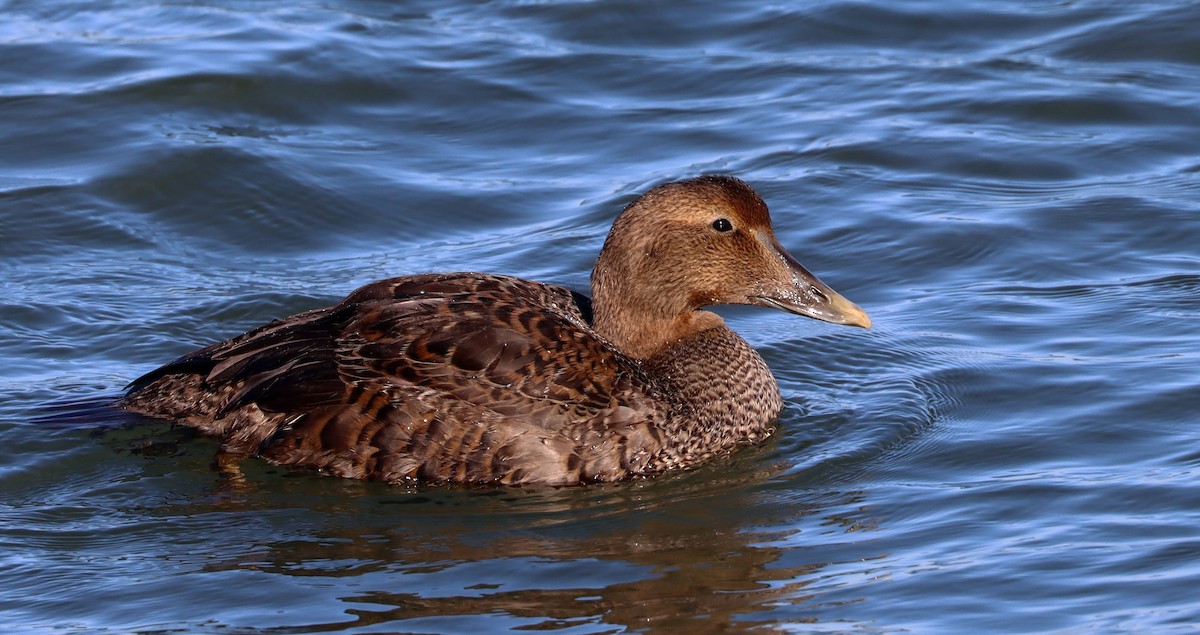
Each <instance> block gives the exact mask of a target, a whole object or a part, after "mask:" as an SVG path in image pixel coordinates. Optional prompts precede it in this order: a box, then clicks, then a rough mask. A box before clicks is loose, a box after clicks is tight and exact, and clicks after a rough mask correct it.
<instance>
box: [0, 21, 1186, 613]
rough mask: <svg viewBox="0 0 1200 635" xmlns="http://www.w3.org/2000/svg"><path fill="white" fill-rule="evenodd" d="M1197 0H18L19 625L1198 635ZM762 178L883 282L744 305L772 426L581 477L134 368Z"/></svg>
mask: <svg viewBox="0 0 1200 635" xmlns="http://www.w3.org/2000/svg"><path fill="white" fill-rule="evenodd" d="M1198 24H1200V5H1197V4H1196V3H1194V2H1168V1H1147V2H1099V1H1081V2H1057V1H1056V2H1050V1H1045V2H1038V1H1034V2H1004V1H986V2H985V1H982V0H975V1H968V2H956V3H944V2H916V1H913V2H900V3H897V2H884V1H883V0H862V1H858V2H848V1H842V0H829V1H825V2H809V3H791V4H789V3H782V4H778V5H774V6H770V5H767V4H765V3H758V2H742V3H730V2H712V1H701V0H697V1H694V2H688V3H646V2H620V1H617V2H570V1H560V2H556V1H551V2H544V3H532V2H493V3H458V4H457V5H455V3H442V2H414V3H403V4H392V3H383V2H366V1H363V2H349V1H347V2H337V1H327V2H319V3H318V2H287V3H284V2H237V1H232V0H228V1H226V0H214V1H211V2H206V3H153V2H138V1H129V2H66V1H60V0H39V1H36V2H34V1H29V2H21V1H10V2H0V630H3V631H6V632H29V633H49V632H54V633H71V634H73V633H127V632H142V633H173V632H187V633H267V632H269V633H304V632H347V633H457V632H463V633H480V632H504V631H510V630H516V631H523V630H541V631H551V632H559V633H568V634H572V635H575V634H581V633H623V632H624V633H628V632H637V633H687V634H689V635H692V634H695V633H717V632H727V633H731V632H742V631H751V630H753V631H756V632H762V633H797V632H806V633H807V632H856V633H948V634H950V633H966V632H1040V633H1095V632H1192V631H1193V630H1194V629H1195V628H1196V627H1197V624H1200V593H1198V592H1197V591H1196V589H1200V487H1198V484H1200V483H1198V480H1200V415H1198V414H1197V413H1198V411H1200V408H1198V405H1200V153H1198V151H1197V150H1198V148H1200V29H1197V28H1196V26H1197V25H1198ZM710 172H719V173H726V174H733V175H736V176H739V177H741V178H743V179H745V180H747V181H749V182H750V183H752V184H753V185H754V186H755V187H756V188H757V189H758V190H759V191H760V192H761V193H762V195H763V196H764V198H765V199H766V200H767V202H768V204H769V205H770V206H771V208H772V210H773V216H774V219H775V226H776V230H777V233H778V235H779V237H780V240H781V242H782V243H783V244H784V245H786V246H787V247H788V248H789V250H790V251H791V252H792V253H793V254H794V255H796V256H797V258H798V259H799V260H800V261H801V262H803V263H804V264H805V265H806V266H808V267H809V268H810V269H812V270H813V271H815V272H816V273H818V275H820V276H821V277H822V279H824V280H825V281H826V282H828V283H829V284H830V285H831V286H833V287H834V288H835V289H837V290H838V291H840V292H841V293H843V294H844V295H846V296H847V297H848V298H850V299H852V300H854V301H855V302H857V303H859V304H861V305H862V306H863V307H864V308H866V309H867V310H868V311H869V312H870V313H871V316H872V318H873V319H874V321H875V325H876V326H875V328H874V329H872V330H870V331H861V330H858V329H846V328H839V327H836V326H831V325H826V324H820V323H817V322H813V321H811V320H804V319H801V318H798V317H796V316H790V315H785V314H782V313H778V312H772V311H766V310H758V309H743V308H738V309H728V310H722V311H723V313H724V314H725V315H726V317H727V320H728V322H729V323H730V324H731V325H732V326H733V327H734V328H735V329H736V330H738V331H739V332H740V333H742V334H743V335H744V336H745V337H746V338H747V339H748V340H749V341H750V342H751V343H752V344H754V345H755V346H756V347H757V348H759V350H760V351H761V352H762V354H763V356H764V357H765V358H766V360H767V362H768V363H769V364H770V365H771V367H772V369H773V370H774V372H775V374H776V376H777V377H778V378H779V381H780V385H781V389H782V391H783V394H784V397H785V400H786V402H787V406H786V409H785V411H784V413H783V415H782V417H781V420H780V427H779V432H778V433H777V435H776V436H775V437H774V438H773V439H772V440H771V441H770V442H769V443H767V444H766V445H764V446H762V447H759V448H753V449H750V450H747V451H744V452H742V453H740V454H738V455H736V456H734V457H733V458H731V459H730V460H727V461H723V462H720V463H718V464H716V465H713V466H710V467H707V468H705V469H701V470H698V471H695V472H691V473H686V474H681V475H675V476H668V477H666V478H661V479H657V480H653V481H643V482H635V483H626V484H620V485H612V486H596V487H584V488H575V489H566V490H544V489H509V490H463V489H453V488H422V487H413V488H410V489H404V488H394V487H388V486H385V485H381V484H378V483H360V482H351V481H343V480H337V479H332V478H323V477H321V476H318V475H315V474H311V473H305V472H296V471H290V470H287V469H284V468H278V467H274V466H271V465H269V464H266V463H263V462H261V461H250V462H248V463H247V464H246V465H245V469H246V477H247V479H246V483H244V484H231V483H229V482H227V481H224V480H222V479H221V478H220V477H219V476H218V474H217V472H216V471H215V470H214V468H213V467H212V458H213V453H214V451H215V449H216V445H215V443H214V442H213V441H211V440H208V439H203V438H195V437H194V436H193V435H190V434H189V433H188V432H187V431H185V430H180V429H173V428H172V427H171V426H170V425H167V424H163V423H157V422H152V421H148V420H144V419H131V418H129V417H122V416H120V415H118V414H117V413H114V412H113V411H111V410H108V409H106V408H104V407H103V403H104V402H105V401H106V400H110V399H112V398H113V397H114V396H115V395H118V394H119V393H120V390H121V388H122V387H123V386H124V385H125V384H126V383H127V382H128V381H129V380H131V379H132V378H134V377H136V376H138V375H139V374H141V373H143V372H146V371H148V370H150V369H152V368H154V367H155V366H157V365H158V364H161V363H163V362H165V361H167V360H170V359H172V358H174V357H175V356H177V355H179V354H182V353H184V352H187V351H189V350H191V349H193V348H195V347H198V346H200V345H204V344H207V343H210V342H213V341H216V340H219V339H224V338H226V337H229V336H232V335H234V334H237V333H239V332H241V331H243V330H245V329H248V328H251V327H253V326H255V325H257V324H260V323H263V322H266V321H268V320H271V319H273V318H277V317H281V316H284V315H288V314H291V313H294V312H298V311H301V310H305V309H309V308H313V307H317V306H322V305H325V304H329V303H333V302H336V301H337V300H338V299H339V298H340V297H342V296H344V295H345V294H346V293H347V292H348V291H350V290H351V289H353V288H354V287H355V286H357V285H359V284H362V283H365V282H368V281H371V280H374V279H378V278H383V277H388V276H393V275H400V274H405V273H416V272H426V271H453V270H481V271H490V272H496V273H508V274H516V275H521V276H523V277H527V278H532V279H537V280H543V281H549V282H554V283H559V284H565V285H569V286H572V287H575V288H577V289H581V290H586V288H587V280H588V274H589V271H590V268H591V265H592V262H593V259H594V258H595V254H596V253H597V252H598V250H599V247H600V244H601V242H602V241H603V237H604V235H605V232H606V231H607V229H608V226H609V224H610V223H611V221H612V219H613V217H614V216H615V215H616V213H617V212H618V211H619V210H620V208H621V207H622V206H623V205H624V204H625V203H627V202H628V201H629V200H631V198H632V197H633V196H635V195H636V194H637V193H639V192H641V191H644V190H645V189H646V188H648V187H649V186H651V185H653V184H656V183H660V182H663V181H666V180H671V179H676V178H681V177H686V176H692V175H695V174H699V173H710Z"/></svg>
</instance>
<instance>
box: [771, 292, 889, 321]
mask: <svg viewBox="0 0 1200 635" xmlns="http://www.w3.org/2000/svg"><path fill="white" fill-rule="evenodd" d="M821 286H822V287H823V289H820V290H817V289H816V286H815V285H813V288H812V290H810V291H808V292H806V293H804V294H803V295H804V296H807V297H806V298H805V299H804V300H803V301H800V302H797V301H795V300H792V299H785V298H771V297H763V296H759V297H756V298H754V300H755V304H757V305H759V306H765V307H769V308H772V309H779V310H780V311H787V312H788V313H795V314H796V315H804V316H807V317H810V318H815V319H818V320H821V321H822V322H832V323H833V324H846V325H849V326H861V327H863V328H865V329H869V328H871V316H869V315H867V312H866V311H864V310H862V307H860V306H858V305H857V304H855V303H853V302H851V301H849V300H847V299H846V298H843V297H842V296H840V295H838V294H837V293H835V292H834V291H833V290H832V289H830V288H829V287H826V286H824V285H821ZM818 291H819V295H818Z"/></svg>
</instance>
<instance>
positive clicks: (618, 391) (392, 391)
mask: <svg viewBox="0 0 1200 635" xmlns="http://www.w3.org/2000/svg"><path fill="white" fill-rule="evenodd" d="M592 292H593V300H592V301H591V302H589V301H588V300H587V298H585V297H583V296H580V295H578V294H575V293H573V292H571V291H569V290H567V289H564V288H561V287H556V286H551V285H545V284H540V283H536V282H529V281H526V280H521V279H518V278H512V277H508V276H497V275H487V274H479V273H457V274H443V275H418V276H407V277H402V278H393V279H390V280H382V281H379V282H375V283H372V284H369V285H367V286H365V287H362V288H360V289H358V290H356V291H354V292H353V293H351V294H350V296H349V297H347V298H346V299H345V300H343V301H342V302H341V303H340V304H338V305H337V306H334V307H329V308H324V309H317V310H314V311H309V312H306V313H301V314H299V315H295V316H292V317H288V318H285V319H282V320H278V321H276V322H273V323H271V324H268V325H266V326H263V327H260V328H258V329H255V330H253V331H250V332H248V333H245V334H243V335H240V336H238V337H235V338H233V339H231V340H228V341H226V342H221V343H218V344H214V345H212V346H209V347H207V348H204V349H201V350H199V351H196V352H194V353H191V354H189V355H185V356H184V357H182V358H180V359H178V360H176V361H174V362H172V363H170V364H167V365H166V366H163V367H162V368H159V369H157V370H155V371H152V372H150V373H149V374H147V375H145V376H143V377H141V378H139V379H137V380H136V381H134V382H133V384H131V387H130V390H129V392H128V394H127V395H126V396H125V398H124V399H123V400H121V401H120V402H119V404H118V405H119V406H120V407H122V408H125V409H127V410H130V411H133V412H138V413H142V414H146V415H149V416H154V417H161V418H166V419H173V420H176V421H179V422H180V423H182V424H184V425H187V426H191V427H194V428H197V429H199V430H201V431H203V432H205V433H208V434H211V435H214V436H218V437H220V438H221V441H222V451H223V452H224V453H226V455H232V456H235V457H238V456H253V455H258V456H262V457H264V458H266V459H268V460H270V461H273V462H276V463H280V464H287V465H298V466H305V467H311V468H317V469H320V470H322V471H324V472H326V473H329V474H334V475H337V476H344V477H349V478H361V479H379V480H383V481H387V482H393V483H397V482H405V481H412V480H420V481H431V482H453V483H476V484H489V483H497V484H499V483H503V484H530V483H540V484H550V485H573V484H578V483H586V482H596V481H614V480H619V479H624V478H630V477H635V476H644V475H652V474H657V473H661V472H664V471H667V470H672V469H686V468H690V467H693V466H696V465H699V464H701V463H703V462H705V461H707V460H710V459H712V458H713V457H716V456H720V455H723V454H726V453H728V452H730V451H732V450H733V449H735V448H737V447H738V446H742V445H747V444H753V443H758V442H760V441H762V440H763V439H765V438H766V437H767V436H768V435H770V434H771V432H772V430H773V428H772V422H773V421H774V419H775V417H776V416H777V415H778V413H779V410H780V408H781V406H782V402H781V399H780V396H779V389H778V387H777V385H776V383H775V379H774V378H773V377H772V376H771V373H770V371H769V370H768V369H767V366H766V364H765V363H764V362H763V360H762V358H761V357H759V355H758V354H757V353H755V352H754V350H753V349H752V348H750V346H749V345H748V344H747V343H746V342H745V341H744V340H743V339H742V338H740V337H738V335H737V334H736V333H734V332H733V331H731V330H729V329H728V328H727V327H726V326H725V324H724V322H723V321H722V320H721V318H720V317H718V316H717V315H716V314H714V313H711V312H708V311H703V310H701V309H702V307H704V306H708V305H713V304H758V305H762V306H769V307H772V308H778V309H783V310H785V311H790V312H793V313H799V314H803V315H808V316H810V317H815V318H818V319H822V320H826V321H830V322H838V323H844V324H854V325H858V326H869V325H870V320H869V319H868V318H867V317H866V314H865V313H863V311H862V310H861V309H859V308H858V307H857V306H855V305H854V304H852V303H850V302H849V301H847V300H845V299H844V298H842V297H841V296H839V295H838V294H836V293H834V292H833V291H832V290H831V289H829V288H828V287H826V286H825V285H823V284H822V283H821V282H820V281H818V280H817V279H816V278H815V277H813V276H812V274H810V273H808V272H807V271H805V270H804V269H803V267H801V266H800V265H799V264H798V263H796V261H795V260H793V259H792V258H791V256H789V255H787V252H786V251H784V250H783V248H782V247H781V246H780V245H779V243H778V241H777V240H776V239H775V237H774V234H773V232H772V230H771V224H770V217H769V216H768V213H767V207H766V205H765V204H764V203H763V202H762V199H760V198H759V197H758V195H757V194H755V193H754V191H753V190H752V189H750V187H749V186H748V185H746V184H745V183H743V182H742V181H739V180H737V179H733V178H730V177H715V176H710V177H700V178H697V179H692V180H688V181H680V182H676V183H668V184H665V185H661V186H659V187H656V188H654V189H652V190H650V191H649V192H647V193H646V194H645V195H643V196H642V197H640V198H639V199H638V200H636V201H634V202H633V203H632V204H630V205H629V206H628V207H626V208H625V210H624V211H623V212H622V213H621V215H620V216H619V217H618V218H617V220H616V222H615V223H614V224H613V228H612V231H611V232H610V233H609V235H608V238H607V240H606V241H605V243H604V248H603V250H602V251H601V254H600V258H599V260H598V261H597V263H596V267H595V270H594V271H593V273H592Z"/></svg>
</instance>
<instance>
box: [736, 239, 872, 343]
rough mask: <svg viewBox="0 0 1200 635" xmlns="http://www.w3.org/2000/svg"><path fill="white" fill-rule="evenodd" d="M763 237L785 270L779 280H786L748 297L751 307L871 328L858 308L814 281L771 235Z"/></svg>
mask: <svg viewBox="0 0 1200 635" xmlns="http://www.w3.org/2000/svg"><path fill="white" fill-rule="evenodd" d="M763 238H764V240H763V242H764V243H766V244H767V245H768V246H769V248H770V249H771V250H772V251H774V252H775V254H776V255H777V256H778V257H779V259H780V261H782V262H781V264H783V265H784V266H785V267H786V268H787V273H786V274H785V275H784V276H782V277H786V278H790V280H788V281H787V282H786V283H783V284H780V285H779V287H778V288H775V289H763V293H760V294H758V295H756V296H754V297H752V298H751V300H752V301H753V302H754V304H757V305H759V306H765V307H769V308H772V309H779V310H781V311H787V312H788V313H795V314H796V315H804V316H808V317H810V318H814V319H817V320H821V321H822V322H832V323H833V324H846V325H849V326H861V327H863V328H865V329H869V328H871V318H870V317H869V316H868V315H867V312H866V311H863V310H862V307H860V306H858V305H857V304H855V303H853V302H851V301H849V300H847V299H846V298H843V297H842V296H841V294H839V293H838V292H837V291H834V290H833V289H830V288H829V286H828V285H826V284H825V283H824V282H821V281H820V280H818V279H817V277H816V276H814V275H813V274H812V273H810V272H809V271H808V270H807V269H805V268H804V267H803V266H802V265H801V264H800V263H799V262H796V259H795V258H792V256H791V255H790V254H788V252H787V251H785V250H784V249H783V246H782V245H780V244H779V242H778V241H777V240H775V239H774V237H773V236H771V237H765V236H764V237H763Z"/></svg>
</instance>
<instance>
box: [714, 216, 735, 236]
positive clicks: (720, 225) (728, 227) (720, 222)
mask: <svg viewBox="0 0 1200 635" xmlns="http://www.w3.org/2000/svg"><path fill="white" fill-rule="evenodd" d="M712 228H713V229H715V230H717V231H719V232H721V233H725V232H727V231H733V223H730V222H729V221H728V220H726V219H724V218H718V219H717V220H715V221H713V224H712Z"/></svg>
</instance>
